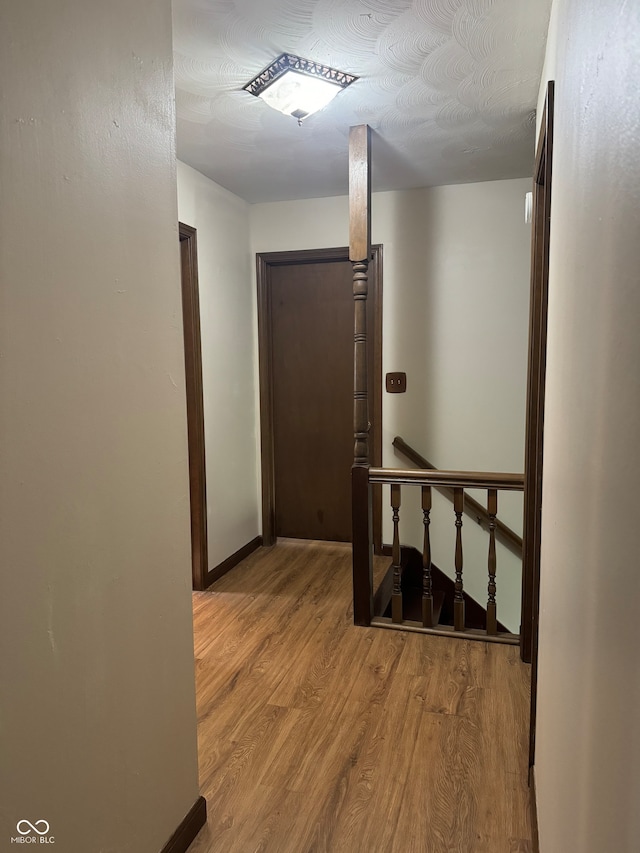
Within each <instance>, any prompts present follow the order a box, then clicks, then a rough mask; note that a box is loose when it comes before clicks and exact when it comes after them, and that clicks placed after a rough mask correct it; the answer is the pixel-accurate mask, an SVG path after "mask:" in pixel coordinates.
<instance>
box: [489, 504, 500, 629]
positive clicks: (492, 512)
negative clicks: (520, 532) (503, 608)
mask: <svg viewBox="0 0 640 853" xmlns="http://www.w3.org/2000/svg"><path fill="white" fill-rule="evenodd" d="M487 513H488V515H489V586H488V592H489V600H488V601H487V634H497V633H498V615H497V608H496V515H497V514H498V492H497V490H496V489H489V490H488V496H487Z"/></svg>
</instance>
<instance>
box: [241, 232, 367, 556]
mask: <svg viewBox="0 0 640 853" xmlns="http://www.w3.org/2000/svg"><path fill="white" fill-rule="evenodd" d="M256 260H257V276H258V333H259V334H258V337H259V345H260V419H261V451H262V453H261V455H262V517H263V540H264V543H265V544H266V545H272V544H273V543H274V542H275V540H276V537H277V536H289V537H293V538H301V539H325V540H329V541H350V540H351V512H352V507H351V466H352V464H353V447H354V437H353V399H354V398H353V394H354V388H353V381H354V380H353V370H354V366H353V348H354V338H353V335H354V302H353V267H352V265H351V263H350V262H349V250H348V248H345V247H342V248H333V249H313V250H304V251H293V252H269V253H261V254H259V255H257V258H256ZM367 326H368V332H369V336H370V337H369V340H370V344H371V346H370V349H369V400H370V416H369V417H370V420H371V430H370V436H371V441H370V446H371V462H372V464H373V465H378V466H379V465H380V464H381V460H382V446H381V443H380V437H381V435H380V423H381V420H382V247H381V246H374V247H372V261H371V264H370V267H369V299H368V300H367ZM373 530H374V541H375V542H376V544H377V547H379V544H378V543H379V540H380V538H381V533H380V531H381V502H380V495H379V494H378V493H377V491H376V490H375V489H374V495H373Z"/></svg>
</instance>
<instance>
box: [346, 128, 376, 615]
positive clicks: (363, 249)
mask: <svg viewBox="0 0 640 853" xmlns="http://www.w3.org/2000/svg"><path fill="white" fill-rule="evenodd" d="M370 136H371V134H370V130H369V128H368V126H367V125H364V124H363V125H359V126H358V127H352V128H351V130H350V131H349V260H350V261H351V263H352V265H353V301H354V332H353V341H354V352H353V359H354V362H353V368H354V369H353V435H354V440H355V444H354V451H353V468H352V469H351V500H352V539H353V611H354V622H355V623H356V625H369V624H371V618H372V616H373V525H372V513H371V487H370V485H369V465H370V458H369V397H368V376H367V361H368V359H367V295H368V277H369V258H370V257H371V169H370V160H371V154H370V148H371V138H370Z"/></svg>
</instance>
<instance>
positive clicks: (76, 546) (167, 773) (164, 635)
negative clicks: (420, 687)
mask: <svg viewBox="0 0 640 853" xmlns="http://www.w3.org/2000/svg"><path fill="white" fill-rule="evenodd" d="M0 79H2V83H3V87H4V91H3V120H2V124H1V125H0V150H1V151H2V157H1V159H0V178H1V181H0V183H1V185H2V205H1V206H0V442H1V444H0V566H1V571H2V581H1V583H2V593H1V595H0V614H1V615H0V632H1V634H2V638H1V640H0V647H1V648H2V656H1V661H0V670H1V677H0V681H1V684H2V689H1V692H0V703H1V711H0V717H1V721H2V722H1V728H0V737H1V739H2V743H1V744H0V755H1V756H2V761H1V762H0V764H1V772H2V784H1V786H0V789H1V791H2V795H1V796H0V847H1V848H2V849H3V850H8V849H9V847H10V838H11V837H15V836H17V835H18V833H17V831H16V824H17V822H18V821H21V820H29V821H30V822H31V823H35V822H37V821H40V820H45V821H47V822H48V823H49V824H50V833H49V834H50V836H53V837H54V838H55V844H56V845H57V846H56V847H55V848H52V849H57V850H60V851H64V853H88V851H98V850H101V851H105V852H106V851H118V853H158V851H159V850H160V849H161V848H162V847H163V845H164V844H165V843H166V841H167V840H168V838H169V836H170V835H171V834H172V833H173V831H174V830H175V829H176V828H177V826H178V825H179V823H180V822H181V821H182V820H183V818H184V817H185V815H186V814H187V812H188V811H189V809H190V808H191V807H192V806H193V804H194V802H195V801H196V799H197V797H198V777H197V755H196V717H195V700H194V668H193V636H192V623H191V609H190V606H191V599H190V532H189V488H188V462H187V433H186V404H185V388H184V363H183V343H182V323H181V304H180V269H179V250H178V233H177V210H176V198H175V194H176V183H175V148H174V134H175V130H174V127H175V116H174V109H173V98H174V95H173V76H172V47H171V8H170V3H169V2H168V0H140V2H137V3H135V4H131V3H129V2H124V0H113V2H110V3H108V4H105V3H98V2H95V0H58V2H56V3H41V2H36V0H21V2H19V3H3V4H2V8H1V10H0ZM38 846H39V845H38Z"/></svg>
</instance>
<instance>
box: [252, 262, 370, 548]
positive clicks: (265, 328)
mask: <svg viewBox="0 0 640 853" xmlns="http://www.w3.org/2000/svg"><path fill="white" fill-rule="evenodd" d="M332 261H349V247H348V246H345V247H338V248H331V249H301V250H295V251H288V252H260V253H258V254H256V266H257V285H258V351H259V366H260V369H259V382H260V448H261V459H262V462H261V470H262V539H263V544H264V545H274V544H275V542H276V491H275V458H274V456H275V455H274V423H273V420H274V419H273V362H272V321H271V289H270V281H271V276H270V269H271V268H272V267H277V266H289V265H294V264H304V263H322V262H332ZM368 299H370V300H371V301H372V302H373V316H374V327H373V329H371V333H370V337H369V342H370V346H372V347H373V399H372V400H370V401H369V417H370V420H371V423H373V424H375V426H376V428H375V430H374V434H373V442H372V447H371V464H372V465H373V466H381V465H382V246H381V245H375V246H372V247H371V262H370V264H369V296H368ZM373 538H374V549H375V551H376V553H380V552H381V548H382V494H381V490H380V489H377V490H374V494H373Z"/></svg>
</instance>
